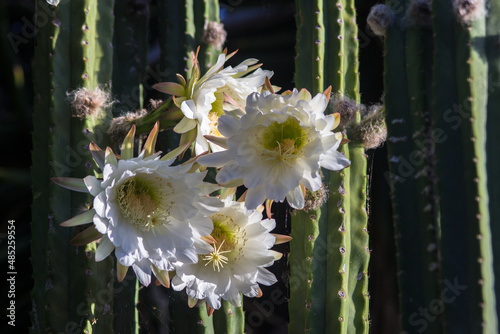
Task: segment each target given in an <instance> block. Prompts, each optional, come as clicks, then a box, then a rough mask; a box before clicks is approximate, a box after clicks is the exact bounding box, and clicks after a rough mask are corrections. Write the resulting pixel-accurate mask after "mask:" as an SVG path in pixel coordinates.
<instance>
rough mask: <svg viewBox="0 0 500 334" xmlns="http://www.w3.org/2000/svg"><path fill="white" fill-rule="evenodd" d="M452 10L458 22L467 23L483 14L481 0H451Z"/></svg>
mask: <svg viewBox="0 0 500 334" xmlns="http://www.w3.org/2000/svg"><path fill="white" fill-rule="evenodd" d="M453 10H454V11H455V14H456V15H457V19H458V21H459V22H460V23H462V24H465V25H469V24H470V23H471V22H472V21H474V20H475V19H477V18H478V17H480V16H482V15H485V7H484V1H483V0H453Z"/></svg>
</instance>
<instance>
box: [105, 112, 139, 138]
mask: <svg viewBox="0 0 500 334" xmlns="http://www.w3.org/2000/svg"><path fill="white" fill-rule="evenodd" d="M147 113H148V112H147V111H146V109H142V110H138V111H131V112H128V113H125V114H124V115H123V116H120V117H116V118H113V120H112V121H111V125H110V127H109V130H108V133H109V135H110V136H111V139H112V141H113V142H114V143H121V142H123V139H125V136H126V135H127V133H128V132H129V131H130V128H131V127H132V124H134V123H135V122H136V121H137V120H138V119H140V118H142V117H144V116H145V115H146V114H147Z"/></svg>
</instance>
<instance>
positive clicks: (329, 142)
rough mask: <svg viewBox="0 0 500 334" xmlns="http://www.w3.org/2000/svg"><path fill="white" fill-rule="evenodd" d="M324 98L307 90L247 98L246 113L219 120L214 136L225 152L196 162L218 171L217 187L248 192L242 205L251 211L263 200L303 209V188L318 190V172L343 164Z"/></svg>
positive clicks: (345, 163) (338, 137) (335, 118)
mask: <svg viewBox="0 0 500 334" xmlns="http://www.w3.org/2000/svg"><path fill="white" fill-rule="evenodd" d="M327 104H328V99H327V98H326V97H325V95H323V94H317V95H316V96H315V97H314V98H312V97H311V94H310V93H309V92H308V91H307V90H301V91H300V92H299V91H297V90H296V89H294V90H293V91H292V92H285V93H283V94H272V93H270V92H268V91H265V92H263V93H262V94H259V93H253V94H251V95H250V96H249V97H248V99H247V103H246V109H245V110H246V113H245V114H244V115H243V116H241V117H235V116H233V115H231V114H227V115H224V116H222V117H221V118H220V119H219V131H220V133H221V134H222V135H223V136H225V137H226V138H227V140H226V144H227V146H228V149H227V150H225V151H221V152H216V153H212V154H209V155H206V156H203V157H200V158H199V159H198V162H199V163H201V164H203V165H205V166H211V167H222V168H221V170H220V171H219V173H218V174H217V178H216V180H217V182H219V184H222V185H231V186H235V185H240V184H243V185H245V187H247V188H248V192H247V195H246V199H245V205H246V207H247V208H248V209H255V208H256V207H258V206H259V205H260V204H262V202H264V200H266V199H271V200H274V201H278V202H282V201H284V200H285V198H286V199H287V201H288V203H289V204H290V206H292V207H293V208H297V209H300V208H302V207H303V206H304V189H303V187H305V188H307V189H310V190H312V191H316V190H318V189H320V188H321V186H322V180H321V175H320V173H319V170H320V167H323V168H326V169H329V170H333V171H338V170H341V169H343V168H344V167H346V166H348V165H349V163H350V162H349V160H348V159H347V158H346V157H345V156H344V155H343V154H341V153H340V152H338V151H337V149H338V147H339V145H340V143H341V140H342V135H341V134H340V133H334V132H332V130H333V129H334V128H335V127H336V126H337V125H338V123H339V120H340V116H339V115H338V114H334V115H325V114H324V111H325V108H326V106H327Z"/></svg>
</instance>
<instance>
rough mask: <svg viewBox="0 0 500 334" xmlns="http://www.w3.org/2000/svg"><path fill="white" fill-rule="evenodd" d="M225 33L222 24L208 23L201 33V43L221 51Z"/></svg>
mask: <svg viewBox="0 0 500 334" xmlns="http://www.w3.org/2000/svg"><path fill="white" fill-rule="evenodd" d="M226 36H227V32H226V30H224V24H222V23H218V22H208V23H207V24H206V25H205V30H204V31H203V42H204V43H205V44H208V45H210V46H213V47H214V48H216V49H217V50H221V49H222V46H223V45H224V43H225V42H226Z"/></svg>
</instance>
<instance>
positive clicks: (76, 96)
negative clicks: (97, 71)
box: [66, 87, 114, 118]
mask: <svg viewBox="0 0 500 334" xmlns="http://www.w3.org/2000/svg"><path fill="white" fill-rule="evenodd" d="M66 95H67V99H68V101H69V102H70V104H71V107H72V108H73V110H74V111H75V117H79V118H86V117H98V118H101V117H103V116H104V115H105V114H104V113H103V112H104V110H105V109H106V108H109V107H111V106H112V105H113V103H114V102H113V101H112V100H111V95H110V94H109V92H107V91H106V90H104V89H101V88H94V89H87V88H86V87H83V88H78V89H75V90H74V91H72V92H69V93H66Z"/></svg>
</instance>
